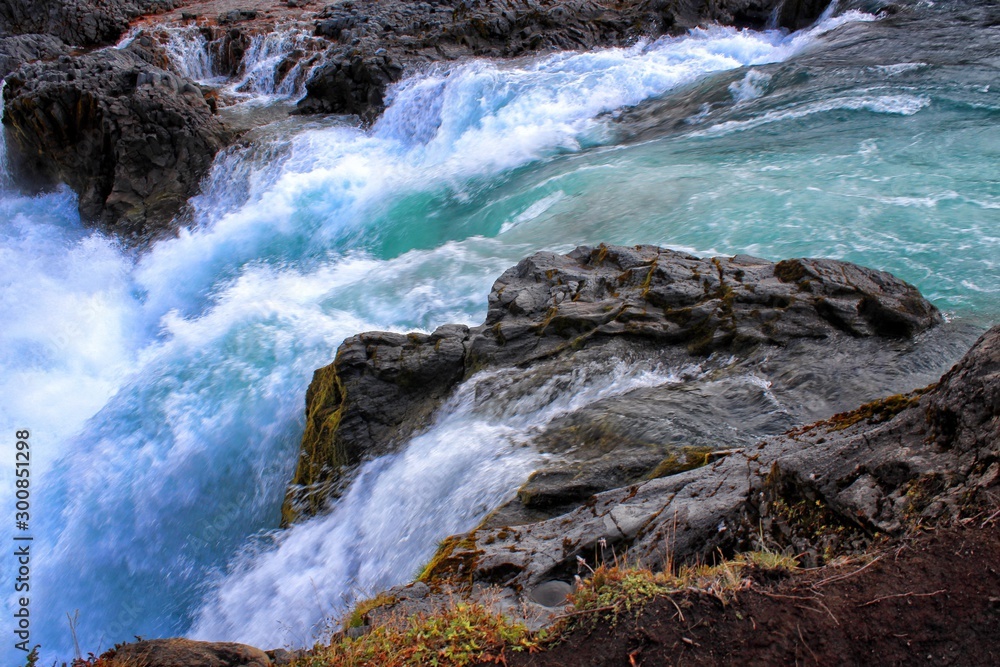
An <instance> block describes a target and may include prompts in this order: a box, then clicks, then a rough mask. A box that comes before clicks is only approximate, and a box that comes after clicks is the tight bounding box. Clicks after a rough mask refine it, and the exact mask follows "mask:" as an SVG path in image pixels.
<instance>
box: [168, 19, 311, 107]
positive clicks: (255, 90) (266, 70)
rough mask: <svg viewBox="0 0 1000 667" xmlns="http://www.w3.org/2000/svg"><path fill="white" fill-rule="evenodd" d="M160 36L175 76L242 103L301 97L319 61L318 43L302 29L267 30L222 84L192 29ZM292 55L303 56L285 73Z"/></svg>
mask: <svg viewBox="0 0 1000 667" xmlns="http://www.w3.org/2000/svg"><path fill="white" fill-rule="evenodd" d="M162 32H163V34H165V35H166V42H165V44H164V49H165V50H166V52H167V56H168V57H169V58H170V62H171V64H172V65H173V66H174V67H175V68H176V69H177V70H178V71H179V72H180V73H181V74H183V75H184V76H186V77H189V78H191V79H194V80H195V81H198V82H199V83H203V84H211V85H221V86H222V89H223V91H224V92H225V93H227V95H228V96H229V97H233V98H234V99H236V100H239V101H244V102H247V101H252V102H254V103H256V104H260V103H263V102H267V101H274V100H275V99H289V100H292V101H295V100H297V99H298V98H300V97H302V95H304V94H305V84H306V81H308V80H309V75H310V74H311V72H312V69H313V68H314V67H315V66H316V65H318V64H320V63H321V62H322V58H320V57H319V56H320V54H319V49H320V47H321V44H322V42H321V41H320V40H317V39H316V38H315V37H313V35H312V34H311V32H310V31H309V30H308V29H307V28H303V27H300V26H296V25H286V26H278V27H276V28H275V30H274V31H272V32H268V33H264V34H258V35H255V36H253V37H252V38H251V40H250V45H249V46H248V47H247V50H246V52H245V53H244V54H243V59H242V61H241V63H240V68H239V72H238V73H237V75H236V77H234V78H233V79H232V80H230V81H226V80H225V78H224V77H223V76H222V75H220V69H221V67H220V65H218V64H217V63H215V62H214V61H213V58H212V54H211V52H210V50H209V48H208V41H207V40H206V39H205V35H204V34H203V33H202V31H201V30H200V29H199V28H198V27H197V26H184V27H170V28H165V29H163V30H162ZM296 51H302V52H304V55H303V56H302V57H301V58H299V59H298V60H297V62H295V64H293V65H291V66H290V67H288V68H287V71H282V69H281V67H280V65H281V64H282V62H283V61H285V59H286V58H288V57H289V56H290V55H291V54H293V53H294V52H296ZM224 98H225V96H224Z"/></svg>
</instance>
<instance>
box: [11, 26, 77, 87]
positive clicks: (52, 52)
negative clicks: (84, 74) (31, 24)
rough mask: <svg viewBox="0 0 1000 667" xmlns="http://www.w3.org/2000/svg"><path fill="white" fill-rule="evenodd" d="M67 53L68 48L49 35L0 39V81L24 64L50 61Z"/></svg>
mask: <svg viewBox="0 0 1000 667" xmlns="http://www.w3.org/2000/svg"><path fill="white" fill-rule="evenodd" d="M68 52H69V47H67V46H66V44H65V43H63V41H62V40H61V39H59V38H58V37H53V36H51V35H14V36H11V37H0V79H2V78H4V77H6V76H7V75H8V74H10V73H11V72H13V71H14V70H16V69H17V68H18V67H20V66H21V65H23V64H25V63H30V62H34V61H36V60H52V59H54V58H57V57H59V56H61V55H65V54H66V53H68Z"/></svg>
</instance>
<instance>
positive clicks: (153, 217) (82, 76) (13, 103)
mask: <svg viewBox="0 0 1000 667" xmlns="http://www.w3.org/2000/svg"><path fill="white" fill-rule="evenodd" d="M4 97H5V102H6V109H5V111H6V113H5V115H4V123H5V124H6V125H7V127H8V128H9V137H10V143H9V149H10V156H11V162H12V166H13V167H14V169H15V171H16V173H17V175H18V176H19V178H20V180H21V181H22V182H28V183H33V184H36V185H41V186H45V185H49V184H52V183H58V182H64V183H67V184H68V185H69V186H70V187H72V188H73V189H74V190H75V191H76V192H77V193H78V194H79V197H80V199H79V208H80V214H81V216H82V217H83V218H84V220H87V221H91V222H96V223H98V224H99V225H102V226H103V227H105V228H107V229H110V230H113V231H115V232H117V233H118V234H119V235H120V236H122V237H124V238H126V239H132V240H141V239H143V238H145V237H147V236H149V235H151V234H155V233H157V232H158V231H161V230H163V229H164V228H166V227H167V225H168V224H169V222H170V221H171V219H172V218H173V216H174V215H176V214H177V212H178V211H179V210H180V209H181V207H182V206H183V205H184V204H185V202H186V201H187V199H188V198H189V197H190V196H192V195H193V194H194V193H195V192H196V190H197V187H198V183H199V181H200V179H201V178H202V176H204V175H205V174H206V173H207V171H208V169H209V167H210V166H211V163H212V160H213V158H214V156H215V154H216V152H218V151H219V150H220V149H221V148H222V147H223V146H225V145H226V144H227V143H228V142H229V141H230V139H231V136H230V133H229V132H228V131H227V130H226V129H225V128H224V127H223V125H222V124H221V123H220V122H219V120H218V119H217V118H216V117H215V116H214V115H213V112H212V109H211V107H210V106H209V104H208V102H206V100H205V97H204V95H203V93H202V90H201V89H200V88H199V87H198V86H197V85H196V84H195V83H194V82H192V81H190V80H188V79H185V78H183V77H181V76H178V75H177V74H175V73H173V72H171V71H169V70H168V64H167V62H166V59H165V57H164V56H163V54H162V52H160V51H158V49H157V48H156V47H155V46H154V45H153V44H152V42H151V41H150V40H148V39H141V40H137V41H136V42H134V43H133V44H132V45H130V46H129V47H128V48H126V49H122V50H116V49H107V50H103V51H97V52H94V53H90V54H87V55H84V56H80V57H78V58H69V57H61V58H59V59H58V60H57V61H53V62H37V63H33V64H29V65H25V66H23V67H21V68H20V69H19V70H17V71H16V72H15V73H13V74H11V75H10V76H9V77H7V87H6V89H5V91H4Z"/></svg>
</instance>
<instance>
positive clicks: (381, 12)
mask: <svg viewBox="0 0 1000 667" xmlns="http://www.w3.org/2000/svg"><path fill="white" fill-rule="evenodd" d="M779 4H782V3H779V2H777V0H725V1H722V2H709V3H704V2H697V1H695V0H645V1H641V2H636V1H634V0H631V1H629V2H609V1H605V0H476V1H474V2H465V1H461V2H445V3H404V2H384V1H382V0H350V1H348V2H343V3H339V4H334V5H329V6H328V7H326V8H325V9H323V10H322V11H321V12H319V13H318V14H317V21H316V34H318V35H322V36H324V37H327V38H328V39H330V40H331V41H332V42H334V43H335V44H339V45H341V46H340V47H339V48H335V49H334V50H333V51H332V52H331V54H330V55H329V56H328V63H327V64H326V65H325V66H323V67H322V68H320V69H318V70H317V71H316V73H315V74H314V76H313V78H312V80H311V81H310V82H309V84H308V86H307V91H308V94H307V96H306V98H305V99H303V100H302V101H301V102H300V106H299V109H300V111H302V112H303V113H317V112H323V113H350V114H358V115H360V116H362V117H365V118H368V119H371V118H374V117H375V116H376V115H377V114H378V113H379V112H380V111H381V110H382V108H383V106H384V98H385V91H386V87H387V86H388V84H389V83H392V82H393V81H396V80H398V79H399V78H401V76H402V74H403V72H404V70H412V69H414V68H417V67H420V66H422V65H426V64H427V63H433V62H440V61H448V60H455V59H458V58H467V57H471V56H485V57H494V58H496V57H503V58H509V57H515V56H521V55H525V54H528V53H533V52H539V51H554V50H574V49H580V50H585V49H593V48H595V47H601V46H622V45H626V44H629V43H631V42H634V41H635V40H637V39H639V38H640V37H649V36H658V35H661V34H664V33H671V34H677V33H680V32H683V31H685V30H687V29H689V28H692V27H695V26H697V25H699V24H705V23H712V22H715V23H721V24H725V25H737V26H752V27H762V26H764V25H765V23H766V22H767V21H768V19H769V17H770V15H771V12H772V11H773V10H774V9H775V8H776V7H777V6H778V5H779ZM782 6H783V10H782V12H781V13H780V15H779V19H780V21H781V23H782V25H787V26H788V27H799V26H800V25H802V24H807V23H808V22H809V21H810V20H812V19H815V18H816V17H817V16H819V14H820V12H822V11H823V9H824V8H825V5H824V6H819V3H817V2H806V1H804V0H803V1H801V2H799V1H796V2H787V3H784V4H783V5H782Z"/></svg>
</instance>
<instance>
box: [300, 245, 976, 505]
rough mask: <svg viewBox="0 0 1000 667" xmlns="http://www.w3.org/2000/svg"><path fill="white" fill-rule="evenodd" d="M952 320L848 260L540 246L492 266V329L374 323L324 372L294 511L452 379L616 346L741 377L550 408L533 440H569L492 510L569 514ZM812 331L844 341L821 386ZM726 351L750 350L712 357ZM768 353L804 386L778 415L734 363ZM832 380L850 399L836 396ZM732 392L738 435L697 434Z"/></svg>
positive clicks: (758, 425)
mask: <svg viewBox="0 0 1000 667" xmlns="http://www.w3.org/2000/svg"><path fill="white" fill-rule="evenodd" d="M941 321H942V320H941V315H940V314H939V313H938V311H937V309H936V308H934V306H933V305H931V304H930V303H929V302H927V301H926V300H925V299H924V298H923V297H921V296H920V293H919V292H918V291H917V290H916V288H914V287H913V286H912V285H909V284H907V283H905V282H903V281H901V280H898V279H896V278H894V277H893V276H891V275H889V274H887V273H884V272H880V271H874V270H871V269H866V268H863V267H859V266H856V265H853V264H848V263H845V262H839V261H835V260H819V259H794V260H786V261H784V262H779V263H777V264H775V263H772V262H768V261H766V260H762V259H757V258H753V257H747V256H741V255H738V256H736V257H730V258H725V257H717V258H699V257H695V256H693V255H689V254H686V253H681V252H676V251H673V250H665V249H662V248H656V247H653V246H636V247H632V248H627V247H620V246H603V245H602V246H597V247H581V248H577V249H576V250H574V251H573V252H571V253H569V254H567V255H559V254H555V253H549V252H541V253H536V254H534V255H532V256H531V257H529V258H527V259H525V260H522V261H521V262H520V263H519V264H518V265H517V266H515V267H513V268H511V269H509V270H508V271H506V272H505V273H504V274H503V275H502V276H501V277H500V278H499V279H498V280H497V281H496V283H495V284H494V286H493V289H492V291H491V293H490V296H489V310H488V313H487V316H486V321H485V322H484V323H483V324H482V325H480V326H479V327H475V328H473V329H468V328H467V327H464V326H455V325H452V326H445V327H441V328H439V329H438V330H436V331H435V332H434V333H433V334H431V335H426V334H409V335H406V336H404V335H402V334H392V333H379V332H371V333H364V334H360V335H358V336H354V337H352V338H349V339H347V340H346V341H345V342H344V343H343V344H342V345H341V347H340V349H339V350H338V352H337V357H336V359H335V360H334V362H333V363H332V364H331V365H329V366H327V367H325V368H322V369H319V370H318V371H316V373H315V375H314V378H313V381H312V383H311V384H310V387H309V390H308V393H307V396H306V431H305V434H304V437H303V445H302V455H301V458H300V460H299V463H298V468H297V471H296V475H295V479H294V481H293V485H292V487H291V488H290V491H289V494H288V498H287V501H286V505H285V510H284V518H285V520H286V521H292V520H294V519H295V518H296V517H297V516H299V515H301V514H303V513H305V514H311V513H314V512H316V511H318V510H320V509H321V508H322V507H323V505H324V503H325V502H326V501H327V499H328V498H330V497H331V496H334V495H336V494H337V493H338V489H339V488H340V486H342V485H343V484H344V483H345V482H346V481H347V478H346V477H345V476H344V474H343V473H344V471H347V470H349V469H351V468H352V466H355V465H357V464H358V463H360V462H361V461H363V460H366V459H369V458H372V457H375V456H378V455H381V454H385V453H388V452H390V451H393V450H394V449H395V448H396V447H398V446H399V445H400V444H401V443H403V442H405V441H406V439H407V438H409V437H410V436H412V435H413V434H414V433H416V432H419V430H421V429H422V428H424V427H425V426H426V425H427V424H428V423H429V422H430V419H431V418H432V416H433V414H434V412H435V410H436V408H437V407H438V406H439V405H440V404H441V402H442V401H443V400H444V398H446V397H447V396H448V394H449V393H450V391H451V390H452V388H454V387H455V386H456V385H457V384H458V383H459V382H460V381H462V380H464V379H468V378H469V377H471V376H472V375H474V374H476V373H477V372H479V371H481V370H483V369H497V368H505V369H524V371H523V372H518V373H515V375H516V377H515V379H514V380H513V384H514V385H515V386H513V388H503V387H496V388H490V387H489V386H488V385H485V386H484V387H482V391H483V392H485V393H490V392H491V391H492V392H493V393H494V394H498V392H501V391H531V390H532V388H533V387H536V386H537V384H538V383H539V382H542V381H544V380H545V379H548V378H551V377H555V376H558V375H560V374H565V373H568V372H572V370H573V369H574V368H578V367H581V366H584V365H586V364H589V363H592V362H598V361H600V360H602V359H607V358H610V357H619V358H623V359H624V358H629V359H633V360H641V359H647V360H650V361H651V362H655V363H660V364H668V365H671V366H677V367H683V366H684V365H685V364H688V365H691V364H695V365H701V366H702V367H703V368H702V370H703V371H704V372H706V373H707V372H708V371H709V370H711V371H712V372H715V373H717V374H723V376H725V377H727V378H730V386H727V387H725V391H724V393H723V395H722V396H718V395H716V396H713V392H715V394H718V393H719V391H720V389H719V387H718V386H717V385H718V381H719V379H720V377H719V376H713V377H710V378H708V379H707V380H706V381H704V382H702V383H701V384H697V383H694V384H691V385H690V386H687V387H686V388H685V391H686V392H687V394H680V393H678V392H676V391H673V390H671V389H670V388H669V387H666V388H658V389H655V390H652V389H651V390H648V391H645V392H643V391H642V390H637V391H636V392H635V393H630V394H628V395H626V396H624V397H620V398H616V399H608V400H605V401H601V402H598V403H597V404H595V405H594V406H592V407H588V408H584V409H583V410H578V411H576V412H575V413H573V414H571V415H568V416H566V417H563V418H559V419H556V420H554V421H553V422H552V423H551V424H550V425H549V427H548V428H547V429H546V431H545V432H544V433H542V434H541V436H540V437H539V438H538V439H537V444H538V446H539V447H540V448H541V449H542V450H543V451H547V452H553V453H558V454H561V455H564V456H562V458H561V460H560V461H559V462H557V463H556V464H555V465H554V466H552V467H550V468H548V469H544V468H543V469H542V470H539V471H538V472H537V473H536V474H535V475H534V476H533V477H532V478H531V479H529V480H528V481H527V483H526V484H525V486H524V487H523V488H522V489H521V492H520V493H519V498H518V502H519V503H520V505H521V507H520V508H514V510H515V511H514V514H511V513H509V512H506V511H505V510H501V516H499V517H493V518H491V519H490V522H491V523H490V525H494V524H496V525H499V522H506V523H520V522H522V521H525V520H538V519H540V518H542V517H544V516H545V515H552V514H555V513H561V512H562V511H564V510H565V509H567V508H568V506H569V505H572V504H573V503H578V502H582V501H583V500H585V499H586V498H587V497H589V496H590V495H592V494H593V493H597V492H599V491H603V490H606V489H609V488H614V487H616V486H622V485H627V484H630V483H633V482H636V481H640V480H643V479H646V478H647V477H648V476H650V475H652V476H658V475H659V474H668V473H675V472H679V471H682V470H685V469H688V468H691V467H695V466H697V465H702V464H703V463H705V462H706V461H707V458H706V456H707V454H708V451H709V450H711V449H720V448H722V449H724V448H731V447H737V446H745V445H748V444H752V443H753V442H755V441H756V439H758V438H759V437H761V436H763V435H767V434H774V433H780V432H782V431H784V430H786V429H787V428H789V427H791V426H793V425H795V424H798V423H805V422H806V421H808V420H812V419H816V418H817V417H818V416H825V415H828V414H831V413H832V412H834V411H835V409H837V408H839V409H845V408H847V407H850V406H852V405H857V404H858V403H859V402H860V400H858V397H859V396H861V397H863V398H867V399H870V398H874V397H876V396H877V395H878V394H876V395H875V396H871V395H870V394H865V393H864V392H866V391H869V392H870V391H871V387H872V386H876V387H877V386H879V383H880V382H881V380H879V379H878V378H873V377H872V375H871V371H868V370H866V368H865V367H866V366H868V365H870V366H873V367H877V366H878V364H870V363H869V362H871V361H872V360H877V359H884V356H885V354H887V353H886V347H887V346H886V341H905V340H908V339H909V338H911V337H912V336H914V335H915V334H917V333H920V332H923V331H926V330H928V329H930V328H931V327H933V326H935V325H937V324H939V323H940V322H941ZM809 341H822V345H824V346H829V345H837V346H840V347H841V348H842V349H843V350H845V354H844V355H841V356H838V357H837V358H836V362H837V363H836V364H833V365H832V367H831V368H832V369H833V373H834V375H832V376H831V377H830V379H829V381H828V382H827V383H826V384H825V385H824V381H822V380H816V379H815V378H812V377H805V378H803V377H802V376H801V375H796V373H794V372H789V370H788V368H787V367H783V366H782V365H781V364H780V363H779V361H778V360H780V359H786V360H794V361H796V362H797V363H798V365H799V366H802V365H803V364H802V361H801V360H802V359H806V360H807V361H808V360H813V359H814V358H815V357H816V355H817V349H818V348H817V346H816V345H813V346H810V345H809V344H808V343H809ZM869 341H871V342H869ZM722 351H724V352H726V354H728V355H738V358H740V359H742V361H740V362H734V363H730V362H725V363H722V362H717V361H715V360H713V361H708V358H709V355H711V354H712V353H715V352H722ZM848 351H849V352H848ZM827 356H830V355H827ZM956 356H957V355H956ZM713 359H716V358H713ZM668 362H669V363H668ZM809 363H810V364H811V365H812V366H813V367H815V365H816V364H817V363H819V364H823V363H826V362H825V361H824V360H820V361H818V362H817V361H809ZM705 364H708V366H705ZM838 364H839V365H838ZM844 364H847V365H846V366H845V365H844ZM756 368H761V369H764V370H765V371H767V372H768V373H769V374H768V375H767V377H768V378H771V382H772V384H774V385H775V387H774V389H775V390H776V391H783V392H786V393H787V394H788V395H789V396H791V397H792V398H794V399H795V400H792V401H789V403H790V404H795V403H796V401H797V402H798V403H800V404H804V405H803V407H802V408H801V409H799V410H798V411H797V412H795V413H788V414H784V415H783V414H769V415H768V416H767V417H766V418H764V417H761V416H760V415H752V414H751V415H746V414H743V413H741V412H739V411H738V408H739V405H740V401H741V400H743V399H742V398H741V396H742V394H741V393H740V392H744V393H746V392H747V391H750V394H751V398H754V397H755V396H757V395H760V397H762V398H761V400H764V399H767V396H766V395H764V394H763V393H762V392H761V389H760V387H757V388H756V389H751V390H746V389H745V388H740V387H739V386H737V385H738V383H737V382H736V379H738V378H740V377H743V376H745V375H747V374H748V373H750V372H752V371H754V369H756ZM845 368H846V369H848V370H844V369H845ZM768 369H773V370H768ZM838 369H839V370H838ZM699 372H701V371H699ZM852 374H855V375H856V376H857V378H856V379H851V376H852ZM811 375H815V373H812V374H811ZM933 377H935V376H930V377H928V378H927V380H928V381H930V380H931V379H933ZM712 383H715V385H716V386H713V385H712ZM803 384H807V385H809V386H807V387H806V388H805V389H806V390H808V391H810V392H812V393H813V394H814V395H816V396H817V397H818V398H816V399H814V400H813V403H814V404H815V406H813V405H812V404H807V402H806V401H804V400H803V397H802V396H801V394H802V392H803ZM888 386H890V387H891V386H892V385H891V384H890V385H888ZM698 392H701V393H700V394H699V393H698ZM754 392H756V394H755V393H754ZM671 394H676V395H671ZM827 395H829V396H833V397H835V398H836V400H835V401H833V402H832V403H831V402H830V401H829V400H826V399H824V398H822V397H823V396H827ZM727 406H733V408H732V410H731V411H732V413H733V415H732V422H733V428H734V433H736V432H737V431H739V433H737V435H734V437H732V438H730V439H728V440H725V441H721V442H720V441H718V440H717V439H715V440H713V441H711V442H699V441H696V440H693V439H692V434H694V433H697V432H698V431H699V430H705V429H704V428H702V426H703V425H704V424H708V423H709V422H712V421H714V422H715V423H716V424H717V423H718V422H719V421H720V420H721V421H723V422H725V421H726V419H727V417H719V416H718V415H719V413H720V412H724V411H725V409H726V408H727ZM827 408H834V409H831V410H829V411H825V410H826V409H827ZM762 412H766V411H764V410H762ZM771 412H772V413H773V410H772V411H771ZM571 450H572V451H573V453H572V454H571V455H567V452H570V451H571ZM658 470H659V472H657V471H658ZM508 509H509V508H508ZM522 510H523V511H522ZM516 514H520V515H519V516H515V515H516Z"/></svg>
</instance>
